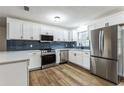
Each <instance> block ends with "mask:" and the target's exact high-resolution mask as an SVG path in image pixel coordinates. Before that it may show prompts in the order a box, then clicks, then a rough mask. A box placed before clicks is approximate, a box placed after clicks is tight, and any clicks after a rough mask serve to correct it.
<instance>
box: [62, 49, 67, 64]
mask: <svg viewBox="0 0 124 93" xmlns="http://www.w3.org/2000/svg"><path fill="white" fill-rule="evenodd" d="M66 62H68V50H60V63H66Z"/></svg>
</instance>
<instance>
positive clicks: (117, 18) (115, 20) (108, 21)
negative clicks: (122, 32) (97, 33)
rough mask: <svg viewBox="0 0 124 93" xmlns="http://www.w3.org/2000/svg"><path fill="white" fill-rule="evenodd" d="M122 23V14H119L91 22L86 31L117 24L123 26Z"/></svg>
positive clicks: (123, 18) (123, 16)
mask: <svg viewBox="0 0 124 93" xmlns="http://www.w3.org/2000/svg"><path fill="white" fill-rule="evenodd" d="M123 23H124V12H119V13H116V14H113V15H110V16H107V17H104V18H101V19H98V20H96V21H94V22H91V24H90V25H89V27H88V29H89V30H94V29H98V28H102V27H106V26H112V25H117V24H123Z"/></svg>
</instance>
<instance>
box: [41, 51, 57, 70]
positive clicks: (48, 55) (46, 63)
mask: <svg viewBox="0 0 124 93" xmlns="http://www.w3.org/2000/svg"><path fill="white" fill-rule="evenodd" d="M41 60H42V61H41V67H42V69H43V68H48V67H51V66H54V65H56V54H55V50H53V49H43V50H41Z"/></svg>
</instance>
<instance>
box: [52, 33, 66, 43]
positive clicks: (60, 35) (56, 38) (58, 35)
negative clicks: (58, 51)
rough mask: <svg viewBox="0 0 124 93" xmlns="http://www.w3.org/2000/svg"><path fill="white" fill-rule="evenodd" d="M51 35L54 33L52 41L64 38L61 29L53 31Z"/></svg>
mask: <svg viewBox="0 0 124 93" xmlns="http://www.w3.org/2000/svg"><path fill="white" fill-rule="evenodd" d="M53 35H54V41H63V40H64V37H63V32H62V31H53Z"/></svg>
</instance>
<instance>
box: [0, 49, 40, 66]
mask: <svg viewBox="0 0 124 93" xmlns="http://www.w3.org/2000/svg"><path fill="white" fill-rule="evenodd" d="M33 52H40V50H26V51H3V52H0V64H1V63H9V62H10V63H11V62H16V61H21V60H22V61H23V60H29V53H33Z"/></svg>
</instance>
